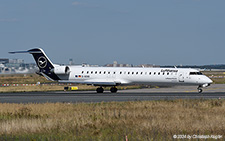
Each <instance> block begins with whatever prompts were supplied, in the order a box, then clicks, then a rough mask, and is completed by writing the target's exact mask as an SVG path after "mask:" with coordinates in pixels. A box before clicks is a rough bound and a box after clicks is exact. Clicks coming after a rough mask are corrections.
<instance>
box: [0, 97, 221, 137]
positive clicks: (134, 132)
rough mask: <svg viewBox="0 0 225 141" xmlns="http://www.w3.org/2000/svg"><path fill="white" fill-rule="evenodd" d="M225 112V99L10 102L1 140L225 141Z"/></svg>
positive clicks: (2, 116) (1, 113)
mask: <svg viewBox="0 0 225 141" xmlns="http://www.w3.org/2000/svg"><path fill="white" fill-rule="evenodd" d="M224 109H225V100H172V101H136V102H107V103H105V102H102V103H77V104H71V103H45V104H7V103H4V104H0V139H3V140H4V139H5V140H8V139H9V140H10V139H12V140H14V139H15V140H17V139H25V140H102V141H103V140H125V138H126V136H127V138H128V140H173V135H222V136H223V139H225V138H224V135H225V118H224V115H225V110H224ZM209 140H210V139H209Z"/></svg>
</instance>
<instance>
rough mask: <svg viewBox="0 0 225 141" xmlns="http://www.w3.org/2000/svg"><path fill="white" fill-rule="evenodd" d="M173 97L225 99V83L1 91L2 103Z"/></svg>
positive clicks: (169, 98)
mask: <svg viewBox="0 0 225 141" xmlns="http://www.w3.org/2000/svg"><path fill="white" fill-rule="evenodd" d="M173 99H225V85H213V86H211V87H209V88H206V89H204V91H203V93H202V94H199V93H197V88H196V87H192V86H191V87H190V86H188V87H187V86H180V87H170V88H149V89H135V90H120V91H118V93H116V94H115V93H114V94H112V93H110V92H109V91H106V92H104V93H103V94H97V93H96V92H95V91H70V92H64V91H57V92H30V93H0V103H46V102H49V103H52V102H53V103H56V102H63V103H78V102H85V103H86V102H88V103H90V102H94V103H95V102H111V101H149V100H173Z"/></svg>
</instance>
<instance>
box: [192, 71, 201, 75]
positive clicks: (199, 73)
mask: <svg viewBox="0 0 225 141" xmlns="http://www.w3.org/2000/svg"><path fill="white" fill-rule="evenodd" d="M190 75H203V74H202V73H201V72H190Z"/></svg>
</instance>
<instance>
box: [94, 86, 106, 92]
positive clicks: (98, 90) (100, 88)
mask: <svg viewBox="0 0 225 141" xmlns="http://www.w3.org/2000/svg"><path fill="white" fill-rule="evenodd" d="M96 92H97V93H103V92H104V89H103V88H102V87H99V88H97V89H96Z"/></svg>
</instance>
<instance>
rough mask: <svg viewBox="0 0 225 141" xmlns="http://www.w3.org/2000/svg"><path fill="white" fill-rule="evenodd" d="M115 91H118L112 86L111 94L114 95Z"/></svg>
mask: <svg viewBox="0 0 225 141" xmlns="http://www.w3.org/2000/svg"><path fill="white" fill-rule="evenodd" d="M117 90H118V89H117V88H116V87H115V86H113V87H112V88H111V89H110V91H111V93H116V92H117Z"/></svg>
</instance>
